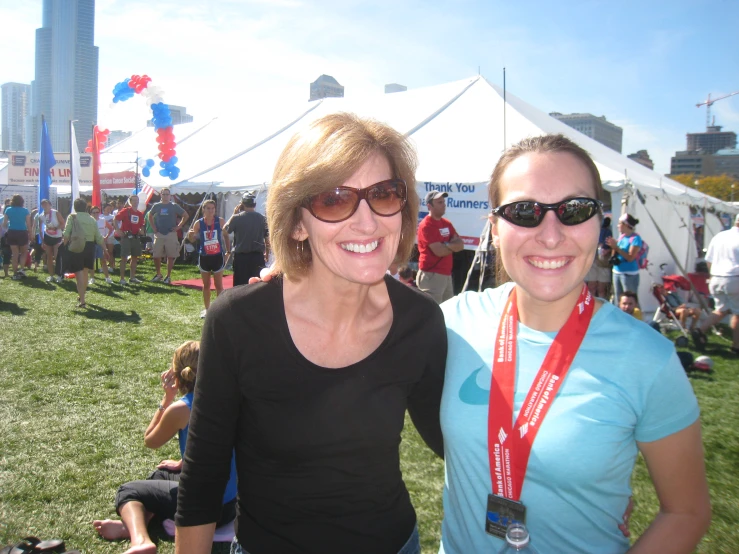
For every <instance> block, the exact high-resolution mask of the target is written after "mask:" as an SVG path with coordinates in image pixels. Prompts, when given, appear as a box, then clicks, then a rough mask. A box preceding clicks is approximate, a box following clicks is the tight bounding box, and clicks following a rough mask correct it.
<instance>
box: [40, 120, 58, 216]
mask: <svg viewBox="0 0 739 554" xmlns="http://www.w3.org/2000/svg"><path fill="white" fill-rule="evenodd" d="M40 152H41V156H39V158H40V159H39V172H38V204H37V205H38V209H39V211H40V210H41V200H43V199H44V198H49V187H50V186H51V168H52V167H54V166H55V165H56V159H55V158H54V149H53V148H52V147H51V140H50V139H49V128H48V127H47V126H46V120H45V119H44V118H43V117H42V118H41V150H40Z"/></svg>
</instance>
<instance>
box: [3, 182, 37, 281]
mask: <svg viewBox="0 0 739 554" xmlns="http://www.w3.org/2000/svg"><path fill="white" fill-rule="evenodd" d="M24 203H25V201H24V200H23V197H22V196H21V195H20V194H14V195H13V197H12V198H11V200H10V206H8V207H7V208H5V211H4V212H3V214H4V215H5V217H4V218H3V226H4V227H5V229H6V233H5V242H6V243H7V245H8V246H10V262H11V264H12V265H13V277H12V279H13V280H14V281H18V280H20V279H22V278H23V277H25V275H26V274H25V273H24V271H23V268H22V266H23V264H24V263H25V261H26V255H27V253H28V241H29V236H28V232H29V231H30V229H31V212H29V211H28V210H27V209H26V208H25V207H24V206H23V204H24ZM19 265H20V266H21V267H18V266H19Z"/></svg>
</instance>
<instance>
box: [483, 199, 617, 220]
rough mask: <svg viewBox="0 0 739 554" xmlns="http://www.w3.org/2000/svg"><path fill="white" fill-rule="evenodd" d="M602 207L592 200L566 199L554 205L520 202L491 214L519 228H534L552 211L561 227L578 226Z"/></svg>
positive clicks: (598, 202)
mask: <svg viewBox="0 0 739 554" xmlns="http://www.w3.org/2000/svg"><path fill="white" fill-rule="evenodd" d="M602 207H603V205H602V203H601V202H600V201H599V200H595V199H594V198H568V199H567V200H562V202H557V203H556V204H542V203H541V202H534V201H533V200H522V201H519V202H511V203H510V204H505V205H503V206H498V207H497V208H495V209H494V210H493V211H492V214H493V215H496V216H498V217H502V218H503V219H505V220H506V221H508V222H509V223H513V224H514V225H518V226H519V227H536V226H537V225H539V224H540V223H541V222H542V221H543V220H544V216H545V215H546V214H547V212H548V211H549V210H552V211H553V212H554V213H555V214H556V215H557V219H559V221H560V223H562V225H580V223H585V222H586V221H587V220H588V219H590V218H592V217H593V216H595V215H596V214H598V212H600V211H601V209H602Z"/></svg>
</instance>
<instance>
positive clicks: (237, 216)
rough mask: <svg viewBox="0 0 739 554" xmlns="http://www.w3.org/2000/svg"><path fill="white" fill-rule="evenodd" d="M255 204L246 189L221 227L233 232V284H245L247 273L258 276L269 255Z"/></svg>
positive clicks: (264, 224)
mask: <svg viewBox="0 0 739 554" xmlns="http://www.w3.org/2000/svg"><path fill="white" fill-rule="evenodd" d="M256 207H257V199H256V197H255V196H254V193H253V192H247V193H246V194H244V196H243V197H242V198H241V204H239V205H238V206H236V209H235V210H234V215H232V216H231V219H229V220H228V222H227V223H226V225H225V226H224V228H223V230H224V231H225V232H226V233H233V234H234V240H233V245H234V247H233V248H234V253H233V257H234V258H233V269H234V286H237V285H246V284H248V283H249V278H250V277H259V272H260V271H261V270H262V268H263V267H264V266H265V261H266V259H267V257H268V256H269V251H268V240H267V220H266V218H265V217H264V216H263V215H262V214H260V213H259V212H258V211H256Z"/></svg>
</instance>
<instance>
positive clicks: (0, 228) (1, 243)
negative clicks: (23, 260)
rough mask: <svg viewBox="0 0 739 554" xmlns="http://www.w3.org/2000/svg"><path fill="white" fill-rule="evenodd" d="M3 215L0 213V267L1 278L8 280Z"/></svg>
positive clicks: (9, 255) (7, 256)
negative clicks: (1, 269) (1, 267)
mask: <svg viewBox="0 0 739 554" xmlns="http://www.w3.org/2000/svg"><path fill="white" fill-rule="evenodd" d="M4 220H5V214H2V213H0V265H2V266H3V278H5V279H7V278H8V270H9V269H10V257H11V253H10V246H9V245H8V243H7V242H5V232H6V231H5V225H3V221H4Z"/></svg>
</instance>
